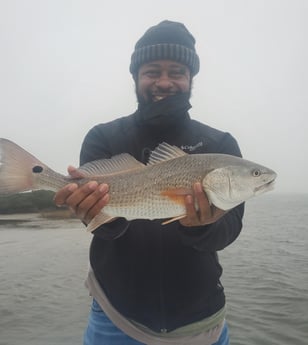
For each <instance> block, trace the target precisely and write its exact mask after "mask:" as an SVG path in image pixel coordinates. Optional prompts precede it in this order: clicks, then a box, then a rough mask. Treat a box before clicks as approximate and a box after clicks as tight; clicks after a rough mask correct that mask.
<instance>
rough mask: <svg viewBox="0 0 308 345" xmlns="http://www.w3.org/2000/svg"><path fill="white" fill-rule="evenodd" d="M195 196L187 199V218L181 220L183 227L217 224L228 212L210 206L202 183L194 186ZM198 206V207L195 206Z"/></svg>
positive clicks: (188, 196) (189, 196)
mask: <svg viewBox="0 0 308 345" xmlns="http://www.w3.org/2000/svg"><path fill="white" fill-rule="evenodd" d="M193 189H194V195H187V196H186V197H185V207H186V214H187V216H186V217H185V218H183V219H181V220H180V223H181V224H182V225H183V226H201V225H206V224H211V223H214V222H216V221H217V220H218V219H219V218H221V217H222V216H223V215H224V214H225V213H226V211H223V210H221V209H219V208H217V207H215V206H214V205H210V203H209V201H208V199H207V197H206V194H205V193H204V191H203V188H202V185H201V183H195V184H194V188H193ZM195 205H196V206H195Z"/></svg>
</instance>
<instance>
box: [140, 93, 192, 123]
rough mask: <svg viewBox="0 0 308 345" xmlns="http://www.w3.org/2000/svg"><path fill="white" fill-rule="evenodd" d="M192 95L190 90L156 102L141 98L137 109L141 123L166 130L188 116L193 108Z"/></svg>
mask: <svg viewBox="0 0 308 345" xmlns="http://www.w3.org/2000/svg"><path fill="white" fill-rule="evenodd" d="M190 96H191V92H190V91H189V92H181V93H177V94H175V95H172V96H168V97H166V98H163V99H162V100H159V101H155V102H154V101H152V100H151V101H146V100H144V99H141V100H140V101H139V105H138V111H137V114H138V115H137V116H138V118H139V121H140V123H141V124H142V125H145V126H148V127H150V128H152V129H156V130H166V129H170V128H172V127H174V126H176V125H178V124H179V123H181V122H182V120H183V119H184V118H187V116H188V110H189V109H190V108H191V104H190V103H189V99H190ZM137 97H138V95H137ZM139 98H140V97H139Z"/></svg>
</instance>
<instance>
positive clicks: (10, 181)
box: [0, 139, 64, 194]
mask: <svg viewBox="0 0 308 345" xmlns="http://www.w3.org/2000/svg"><path fill="white" fill-rule="evenodd" d="M46 170H49V171H51V172H52V170H51V169H49V168H48V167H47V166H46V165H45V164H43V163H42V162H41V161H39V160H38V159H37V158H35V157H34V156H32V155H31V154H30V153H29V152H27V151H26V150H24V149H23V148H21V147H20V146H18V145H17V144H15V143H13V142H12V141H10V140H7V139H0V194H13V193H20V192H24V191H29V190H35V189H49V190H54V189H53V188H49V187H48V179H47V182H45V183H44V182H42V177H39V178H38V175H40V174H41V173H42V172H43V171H46ZM54 174H56V175H59V176H62V175H60V174H57V173H55V172H54ZM45 175H46V173H45ZM63 177H64V176H63ZM43 180H46V178H45V179H43ZM44 187H46V188H44Z"/></svg>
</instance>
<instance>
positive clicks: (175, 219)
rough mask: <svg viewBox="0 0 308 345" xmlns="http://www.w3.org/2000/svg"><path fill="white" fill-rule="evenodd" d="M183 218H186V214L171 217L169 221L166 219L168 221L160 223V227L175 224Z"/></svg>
mask: <svg viewBox="0 0 308 345" xmlns="http://www.w3.org/2000/svg"><path fill="white" fill-rule="evenodd" d="M185 217H186V214H182V215H180V216H177V217H173V218H171V219H168V220H165V221H164V222H162V225H166V224H170V223H173V222H176V221H177V220H180V219H183V218H185Z"/></svg>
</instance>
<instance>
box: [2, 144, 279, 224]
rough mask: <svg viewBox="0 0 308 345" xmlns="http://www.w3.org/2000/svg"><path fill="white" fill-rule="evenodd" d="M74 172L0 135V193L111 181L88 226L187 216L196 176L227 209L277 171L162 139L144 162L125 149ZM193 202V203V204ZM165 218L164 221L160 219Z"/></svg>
mask: <svg viewBox="0 0 308 345" xmlns="http://www.w3.org/2000/svg"><path fill="white" fill-rule="evenodd" d="M77 171H78V175H79V176H81V177H78V178H75V177H72V176H66V175H63V174H60V173H58V172H56V171H54V170H52V169H51V168H49V167H48V166H47V165H45V164H44V163H42V162H41V161H40V160H38V159H37V158H36V157H34V156H33V155H32V154H30V153H29V152H27V151H26V150H25V149H23V148H22V147H20V146H18V145H17V144H16V143H14V142H12V141H10V140H8V139H4V138H1V139H0V194H12V193H20V192H25V191H30V190H40V189H44V190H50V191H54V192H57V191H58V190H59V189H61V188H62V187H64V186H65V185H66V184H68V183H77V184H78V185H83V184H85V183H87V182H89V181H93V180H95V181H97V182H98V183H106V184H108V185H109V195H110V198H109V203H108V204H107V205H106V206H105V207H104V208H103V209H102V211H101V212H100V213H99V214H98V215H97V216H96V217H94V218H93V220H92V221H91V222H90V223H89V225H88V229H89V231H93V230H95V229H96V228H97V227H98V226H100V225H102V224H104V223H106V222H108V221H110V220H111V219H113V218H115V217H124V218H126V219H127V220H134V219H149V220H153V219H162V220H163V219H165V220H166V221H165V222H164V223H169V222H172V221H175V220H178V219H181V218H183V217H185V216H186V211H185V210H186V209H185V197H186V196H187V195H192V194H193V185H194V184H195V183H196V182H200V183H201V184H202V187H203V191H204V193H205V194H206V196H207V198H208V200H209V203H210V204H211V205H214V206H216V207H217V208H220V209H222V210H225V211H229V210H230V209H232V208H234V207H236V206H237V205H239V204H241V203H243V202H245V201H247V200H248V199H250V198H252V197H255V196H258V195H260V194H263V193H265V192H268V191H270V190H272V189H273V188H274V182H275V179H276V177H277V174H276V173H275V172H274V171H273V170H271V169H270V168H267V167H265V166H262V165H260V164H258V163H255V162H252V161H249V160H246V159H244V158H241V157H237V156H233V155H228V154H222V153H200V154H187V153H185V152H184V151H183V150H181V149H180V148H178V147H176V146H173V145H170V144H167V143H165V142H163V143H160V144H159V145H158V146H157V147H156V148H155V149H154V150H153V151H152V152H151V154H150V157H149V160H148V163H147V164H143V163H142V162H140V161H138V160H136V159H135V158H134V157H133V156H131V155H130V154H128V153H121V154H118V155H115V156H113V157H111V158H104V159H99V160H95V161H92V162H89V163H86V164H84V165H82V166H80V167H79V168H78V170H77ZM196 206H197V205H196ZM164 223H163V224H164Z"/></svg>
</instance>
